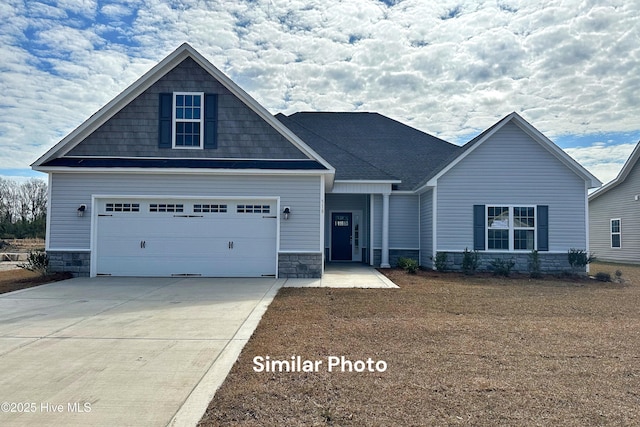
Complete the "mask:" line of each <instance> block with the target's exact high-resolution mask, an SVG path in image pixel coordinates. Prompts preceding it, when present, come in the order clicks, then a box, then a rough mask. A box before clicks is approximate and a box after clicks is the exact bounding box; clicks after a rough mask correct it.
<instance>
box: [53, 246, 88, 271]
mask: <svg viewBox="0 0 640 427" xmlns="http://www.w3.org/2000/svg"><path fill="white" fill-rule="evenodd" d="M47 255H49V269H50V270H51V271H52V272H62V271H65V272H69V273H71V274H73V276H74V277H89V273H90V270H91V252H59V251H48V252H47Z"/></svg>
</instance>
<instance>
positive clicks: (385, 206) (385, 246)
mask: <svg viewBox="0 0 640 427" xmlns="http://www.w3.org/2000/svg"><path fill="white" fill-rule="evenodd" d="M390 267H391V265H390V264H389V193H382V257H381V260H380V268H390Z"/></svg>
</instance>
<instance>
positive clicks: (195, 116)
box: [193, 108, 200, 120]
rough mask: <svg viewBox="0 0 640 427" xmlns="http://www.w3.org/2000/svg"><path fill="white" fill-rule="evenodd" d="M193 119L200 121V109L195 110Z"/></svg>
mask: <svg viewBox="0 0 640 427" xmlns="http://www.w3.org/2000/svg"><path fill="white" fill-rule="evenodd" d="M193 118H194V119H196V120H200V108H194V109H193Z"/></svg>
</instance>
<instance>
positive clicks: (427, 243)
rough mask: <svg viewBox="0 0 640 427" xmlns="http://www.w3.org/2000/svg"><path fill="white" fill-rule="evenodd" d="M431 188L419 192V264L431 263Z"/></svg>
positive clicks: (424, 265) (428, 264)
mask: <svg viewBox="0 0 640 427" xmlns="http://www.w3.org/2000/svg"><path fill="white" fill-rule="evenodd" d="M432 256H433V190H429V191H426V192H424V193H422V194H420V265H421V266H423V267H431V266H432V265H433V260H432V259H431V257H432Z"/></svg>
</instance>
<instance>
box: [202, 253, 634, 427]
mask: <svg viewBox="0 0 640 427" xmlns="http://www.w3.org/2000/svg"><path fill="white" fill-rule="evenodd" d="M618 268H621V269H622V271H623V276H622V278H623V279H625V281H624V283H601V282H596V281H593V280H588V279H571V280H568V279H566V278H544V279H540V280H530V279H528V278H527V277H525V276H521V277H515V278H513V277H512V278H496V277H492V276H481V275H478V276H462V275H459V274H454V273H435V272H431V271H429V272H419V273H418V274H417V275H408V274H406V273H405V272H404V271H400V270H387V271H384V272H385V274H387V275H388V276H389V277H390V278H391V279H392V280H393V281H394V282H395V283H396V284H398V285H399V286H400V289H370V290H369V289H326V288H323V289H308V288H307V289H297V288H283V289H281V290H280V292H279V293H278V295H277V297H276V298H275V299H274V301H273V302H272V304H271V306H270V307H269V309H268V310H267V312H266V313H265V315H264V317H263V319H262V321H261V323H260V325H259V326H258V328H257V330H256V331H255V333H254V335H253V336H252V338H251V340H250V341H249V342H248V343H247V345H246V346H245V348H244V350H243V351H242V354H241V355H240V357H239V359H238V361H237V362H236V364H235V365H234V367H233V369H232V371H231V373H230V374H229V376H228V377H227V379H226V381H225V382H224V384H223V385H222V386H221V388H220V389H219V390H218V392H217V393H216V395H215V396H214V398H213V400H212V401H211V403H210V405H209V408H208V410H207V412H206V413H205V415H204V416H203V418H202V420H201V425H206V426H215V425H250V426H264V425H353V426H389V425H416V426H417V425H473V426H495V425H522V426H530V425H563V426H585V425H612V426H614V425H615V426H618V425H638V424H640V268H638V267H629V266H623V267H620V266H615V265H607V264H598V265H596V266H593V267H592V270H591V271H592V273H594V274H595V272H597V271H607V272H609V273H610V274H611V275H612V276H613V275H614V272H615V270H616V269H618ZM267 355H268V356H269V357H270V358H271V360H274V359H275V360H287V361H288V360H291V357H292V356H298V355H299V356H301V357H302V358H303V359H307V360H311V361H315V360H319V361H322V362H323V363H322V365H320V369H318V371H317V372H254V369H253V368H254V367H256V366H257V365H256V364H254V362H253V359H254V357H256V356H261V357H265V356H267ZM330 356H336V357H341V356H344V357H345V358H346V359H348V360H351V361H357V360H363V361H366V360H367V359H369V358H371V359H372V360H373V361H380V360H382V361H385V362H386V364H387V369H386V370H385V371H384V372H340V368H339V367H337V368H334V370H333V372H328V370H327V361H328V358H329V357H330Z"/></svg>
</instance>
